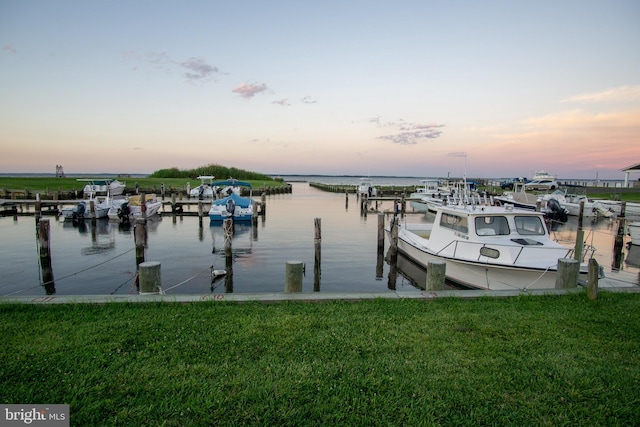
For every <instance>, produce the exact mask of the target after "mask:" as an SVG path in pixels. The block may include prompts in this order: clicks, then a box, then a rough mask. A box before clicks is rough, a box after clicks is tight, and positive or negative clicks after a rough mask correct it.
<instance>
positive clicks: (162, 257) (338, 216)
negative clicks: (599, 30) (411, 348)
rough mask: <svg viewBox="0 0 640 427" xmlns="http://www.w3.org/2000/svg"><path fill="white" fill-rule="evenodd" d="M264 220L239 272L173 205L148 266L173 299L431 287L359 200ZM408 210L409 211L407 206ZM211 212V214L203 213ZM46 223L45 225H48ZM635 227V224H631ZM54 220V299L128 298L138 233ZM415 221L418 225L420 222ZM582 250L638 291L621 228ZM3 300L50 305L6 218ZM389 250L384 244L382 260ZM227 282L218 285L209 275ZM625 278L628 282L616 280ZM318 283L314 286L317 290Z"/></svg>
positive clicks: (588, 237)
mask: <svg viewBox="0 0 640 427" xmlns="http://www.w3.org/2000/svg"><path fill="white" fill-rule="evenodd" d="M265 203H266V206H268V209H267V211H266V214H265V215H264V216H261V217H260V218H259V219H258V220H257V221H255V222H253V223H250V224H236V225H235V230H234V231H235V232H234V237H233V241H232V260H233V261H232V264H230V265H228V264H227V260H226V257H225V253H224V242H225V240H224V233H223V228H222V227H221V226H220V225H217V224H211V223H210V221H209V220H208V218H207V217H206V215H205V216H204V218H203V217H200V216H198V208H197V206H198V202H194V203H193V204H185V205H184V207H183V212H182V214H175V213H174V212H172V209H171V205H169V204H166V203H165V205H164V206H163V208H162V210H161V212H160V213H161V215H160V216H157V217H154V218H150V219H149V220H148V222H147V232H148V236H147V248H146V260H148V261H154V262H159V263H161V275H162V288H163V290H164V291H165V292H166V294H167V295H182V294H187V295H214V296H215V295H220V294H230V293H234V294H263V293H279V292H282V291H283V290H284V281H285V264H286V263H287V262H288V261H300V262H302V263H303V265H304V267H305V268H304V276H303V279H302V292H303V293H309V292H314V291H316V290H319V292H320V293H387V292H401V291H403V290H407V291H414V290H420V289H423V288H424V274H425V273H424V270H423V269H419V268H415V266H412V265H411V264H410V263H408V264H407V263H405V262H404V261H403V263H401V264H399V267H398V268H399V273H400V274H399V275H398V276H397V279H396V280H395V282H394V283H391V280H390V274H389V273H390V269H389V265H388V263H387V262H386V261H384V260H382V261H381V260H380V257H379V255H378V250H377V243H378V242H377V239H378V236H377V226H378V225H377V222H378V213H377V212H373V211H364V212H363V211H361V209H360V205H359V203H358V201H357V199H356V196H355V194H349V195H346V196H345V194H339V193H331V192H326V191H321V190H318V189H316V188H314V187H312V186H310V185H309V183H308V182H294V183H292V191H291V192H290V193H285V194H274V195H269V196H267V197H266V198H265ZM378 209H379V211H386V212H391V211H393V209H394V205H393V201H391V200H381V201H380V202H379V206H378ZM407 210H408V211H410V210H411V209H410V207H407ZM204 211H205V212H206V209H205V210H204ZM44 218H47V216H44ZM316 218H319V219H321V221H322V234H321V240H320V241H321V251H322V252H321V254H322V257H321V265H320V270H319V271H318V273H319V276H320V277H319V280H317V279H318V278H317V277H315V276H316V272H314V262H315V257H316V247H315V246H316V241H315V240H316V239H315V237H314V220H315V219H316ZM630 219H632V218H630ZM49 220H50V233H51V237H50V245H51V250H50V253H51V268H52V272H53V278H54V283H55V295H57V296H62V295H68V296H73V295H131V294H135V293H137V290H136V288H135V285H134V280H135V276H136V259H135V243H134V231H133V227H131V226H126V225H124V224H122V223H121V222H119V221H113V220H108V219H100V220H97V221H96V224H95V226H94V225H92V223H91V221H85V222H84V223H83V224H79V225H74V224H73V223H71V222H70V221H58V220H57V218H56V217H55V215H54V216H52V217H50V218H49ZM412 220H416V221H419V220H420V214H413V215H412ZM636 220H637V218H636ZM576 230H577V219H575V218H573V217H571V218H570V219H569V221H568V222H567V223H565V224H553V225H552V227H551V237H552V238H553V239H556V240H558V241H559V242H561V243H564V244H566V245H569V246H571V245H573V244H575V237H576ZM584 231H585V241H587V242H588V243H589V244H590V245H593V246H595V247H596V248H597V251H596V253H595V258H596V259H597V261H598V263H599V264H600V266H602V267H603V269H604V270H605V274H606V275H607V276H608V277H611V276H618V275H622V276H623V280H624V281H626V282H627V283H628V284H629V285H631V286H633V285H637V283H638V273H639V269H638V266H637V265H635V266H634V265H633V264H629V263H627V262H626V261H627V259H628V258H627V255H628V251H629V248H628V242H629V236H627V235H625V236H624V237H623V247H622V252H621V257H617V258H616V259H615V260H614V256H613V248H614V241H615V237H616V232H617V222H616V221H613V220H611V219H606V218H603V219H599V220H586V221H585V224H584ZM0 232H1V233H2V235H3V240H2V243H1V244H0V253H1V254H2V256H1V257H0V267H1V268H2V271H3V276H2V277H1V278H0V296H44V295H47V293H46V291H45V288H44V287H43V286H42V273H41V268H40V263H39V254H38V243H37V239H36V227H35V225H34V217H33V216H16V217H11V216H8V217H3V218H0ZM387 246H388V242H387V241H386V240H385V252H386V247H387ZM229 266H230V267H231V270H232V271H230V273H231V274H227V275H226V276H222V277H220V278H218V279H217V280H215V281H212V274H211V271H212V270H221V269H225V270H229V268H228V267H229ZM620 271H621V273H619V272H620ZM316 282H317V283H316Z"/></svg>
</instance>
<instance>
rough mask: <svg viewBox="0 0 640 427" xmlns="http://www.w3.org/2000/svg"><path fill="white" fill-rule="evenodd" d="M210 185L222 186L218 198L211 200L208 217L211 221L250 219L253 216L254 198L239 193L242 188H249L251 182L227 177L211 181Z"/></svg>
mask: <svg viewBox="0 0 640 427" xmlns="http://www.w3.org/2000/svg"><path fill="white" fill-rule="evenodd" d="M212 186H214V187H218V188H222V190H221V192H220V196H221V197H220V198H218V199H216V200H214V201H213V202H211V209H209V219H210V220H211V221H216V222H217V221H224V220H225V219H233V220H234V221H251V219H252V218H253V206H254V200H253V198H251V196H249V197H244V196H242V195H241V189H242V188H249V189H250V188H251V184H250V183H248V182H244V181H238V180H237V179H228V180H225V181H218V182H214V183H212Z"/></svg>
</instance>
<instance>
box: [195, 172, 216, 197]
mask: <svg viewBox="0 0 640 427" xmlns="http://www.w3.org/2000/svg"><path fill="white" fill-rule="evenodd" d="M214 178H215V176H213V175H200V176H199V177H198V179H199V180H200V185H199V186H197V187H194V188H192V189H190V190H189V197H192V198H196V199H213V198H214V196H215V190H214V188H213V185H212V182H213V180H214Z"/></svg>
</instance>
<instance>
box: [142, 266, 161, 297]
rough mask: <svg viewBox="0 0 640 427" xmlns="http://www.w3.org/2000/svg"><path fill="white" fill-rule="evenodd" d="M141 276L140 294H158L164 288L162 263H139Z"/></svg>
mask: <svg viewBox="0 0 640 427" xmlns="http://www.w3.org/2000/svg"><path fill="white" fill-rule="evenodd" d="M138 268H139V271H138V275H139V277H140V294H158V293H160V291H161V289H162V277H161V274H160V263H159V262H156V261H147V262H142V263H140V265H138Z"/></svg>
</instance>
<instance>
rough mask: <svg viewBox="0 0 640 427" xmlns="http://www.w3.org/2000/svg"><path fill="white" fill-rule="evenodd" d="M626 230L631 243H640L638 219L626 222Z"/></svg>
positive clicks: (639, 223) (639, 222)
mask: <svg viewBox="0 0 640 427" xmlns="http://www.w3.org/2000/svg"><path fill="white" fill-rule="evenodd" d="M627 232H628V233H629V237H631V244H632V245H640V221H632V222H629V223H628V224H627Z"/></svg>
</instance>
